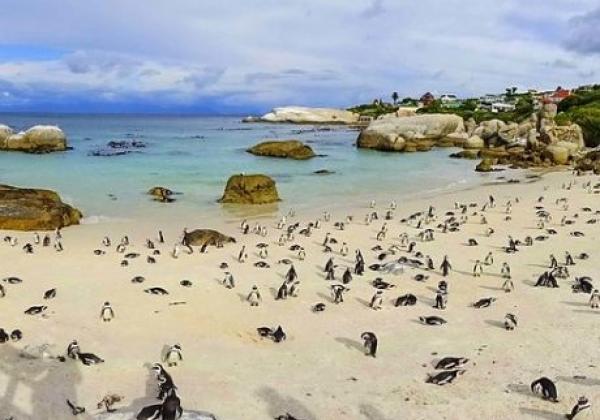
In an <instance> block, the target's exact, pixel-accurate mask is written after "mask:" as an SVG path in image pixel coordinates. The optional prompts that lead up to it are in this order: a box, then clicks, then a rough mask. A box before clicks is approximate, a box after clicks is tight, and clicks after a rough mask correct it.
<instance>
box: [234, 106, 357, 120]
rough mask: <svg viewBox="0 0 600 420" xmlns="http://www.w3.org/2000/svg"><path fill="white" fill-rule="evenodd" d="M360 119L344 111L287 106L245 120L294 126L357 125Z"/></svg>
mask: <svg viewBox="0 0 600 420" xmlns="http://www.w3.org/2000/svg"><path fill="white" fill-rule="evenodd" d="M358 119H359V115H358V114H355V113H353V112H350V111H346V110H344V109H335V108H307V107H301V106H285V107H280V108H274V109H273V110H272V111H271V112H269V113H267V114H265V115H263V116H262V117H259V118H252V119H245V120H244V121H248V122H273V123H292V124H356V123H357V122H358Z"/></svg>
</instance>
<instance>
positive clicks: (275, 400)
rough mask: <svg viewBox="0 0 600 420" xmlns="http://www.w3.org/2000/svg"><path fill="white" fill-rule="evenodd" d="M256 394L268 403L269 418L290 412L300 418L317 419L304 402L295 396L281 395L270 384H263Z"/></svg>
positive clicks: (301, 419)
mask: <svg viewBox="0 0 600 420" xmlns="http://www.w3.org/2000/svg"><path fill="white" fill-rule="evenodd" d="M256 395H257V396H258V397H259V398H260V399H262V400H263V401H264V402H265V403H266V404H267V411H268V415H269V418H277V417H278V416H281V415H284V414H285V413H289V414H291V415H292V416H294V417H295V418H297V419H298V420H317V416H315V415H314V414H313V413H312V412H311V411H310V410H309V409H308V408H306V407H305V406H304V404H303V403H302V402H300V401H298V400H297V399H295V398H294V397H288V396H285V395H281V394H280V393H279V392H278V391H277V390H276V389H274V388H271V387H269V386H263V387H262V388H260V389H259V390H258V391H256Z"/></svg>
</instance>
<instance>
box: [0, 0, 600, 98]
mask: <svg viewBox="0 0 600 420" xmlns="http://www.w3.org/2000/svg"><path fill="white" fill-rule="evenodd" d="M596 5H597V3H596V2H595V1H592V0H574V1H567V0H552V1H548V0H546V1H543V0H530V3H528V6H527V7H524V6H523V3H522V1H520V0H505V1H502V2H498V1H495V0H447V1H444V2H440V1H436V0H423V1H419V2H414V1H408V0H406V1H404V0H402V1H400V0H395V1H391V0H328V1H326V2H324V1H319V0H287V1H281V0H224V1H220V2H211V1H199V0H171V1H169V2H166V1H161V0H145V1H141V0H137V1H135V0H87V1H85V2H82V1H79V0H65V1H62V2H60V5H57V4H56V2H49V1H45V0H20V1H19V2H15V3H14V4H13V5H11V7H9V8H5V9H4V11H3V13H2V14H1V15H0V28H2V29H0V31H1V33H2V37H1V38H0V39H1V42H2V43H4V44H6V45H30V46H36V47H46V48H52V49H58V50H61V51H67V53H65V54H64V55H62V56H60V57H58V58H53V59H46V60H39V59H34V57H16V58H14V59H10V58H8V59H5V60H4V61H0V88H2V90H4V91H7V92H9V93H11V94H13V95H14V96H15V97H20V98H22V99H23V100H24V99H26V98H30V99H31V101H35V100H38V99H39V96H40V95H41V94H43V95H45V96H46V97H48V96H50V97H52V96H56V97H68V98H73V97H77V95H81V96H84V95H85V96H86V97H88V98H92V99H93V98H97V99H98V100H99V101H109V102H119V101H133V100H137V101H152V100H153V99H154V100H156V99H157V98H160V100H161V101H163V102H164V103H165V105H169V104H170V105H172V106H173V107H176V106H178V105H180V104H184V105H186V104H193V103H201V102H202V101H205V100H210V101H213V102H214V101H216V102H217V103H221V104H223V105H224V106H227V105H230V104H237V105H240V104H247V105H248V106H250V107H269V106H273V105H279V104H285V103H295V104H308V105H349V104H351V103H353V102H358V101H363V100H370V99H371V98H372V97H374V96H385V95H387V93H388V92H391V91H393V90H396V91H398V92H399V93H400V94H401V95H402V96H404V95H418V94H420V93H422V92H423V91H426V90H431V91H438V92H442V91H452V92H456V93H459V94H480V93H483V92H486V91H498V90H501V91H502V90H503V89H504V87H505V86H508V85H518V86H521V87H530V86H531V87H544V88H545V87H552V86H554V85H558V84H561V85H566V86H568V85H576V84H578V83H587V82H590V81H592V80H590V79H591V78H592V77H594V70H595V69H596V68H598V65H599V64H600V58H599V57H598V56H597V55H593V54H588V55H585V56H582V55H580V54H579V52H580V51H581V49H579V50H577V49H573V48H570V46H569V43H568V42H567V41H565V40H566V39H567V38H568V37H569V36H571V38H570V39H573V35H572V33H571V29H572V27H574V26H576V27H577V28H580V29H579V30H580V31H581V30H582V29H581V28H584V29H585V28H586V25H585V24H587V23H588V22H589V21H590V19H592V20H593V17H594V16H595V15H594V14H593V13H592V12H589V11H590V10H592V9H593V7H595V6H596ZM586 13H587V14H586ZM578 15H582V16H583V17H582V18H580V19H583V20H577V18H576V16H578ZM589 16H591V18H590V17H589ZM577 22H579V23H577ZM582 22H583V23H582ZM575 23H576V24H577V25H575ZM584 23H585V24H584ZM588 26H589V25H588ZM569 28H571V29H569ZM584 33H587V32H585V31H584ZM569 34H571V35H569ZM580 38H581V35H580ZM586 39H587V38H586ZM2 81H4V83H2ZM4 102H6V101H4Z"/></svg>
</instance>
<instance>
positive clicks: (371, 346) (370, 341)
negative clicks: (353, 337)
mask: <svg viewBox="0 0 600 420" xmlns="http://www.w3.org/2000/svg"><path fill="white" fill-rule="evenodd" d="M360 338H362V339H363V346H364V348H365V355H366V356H371V357H376V354H377V336H376V335H375V334H374V333H372V332H370V331H366V332H364V333H362V334H361V335H360Z"/></svg>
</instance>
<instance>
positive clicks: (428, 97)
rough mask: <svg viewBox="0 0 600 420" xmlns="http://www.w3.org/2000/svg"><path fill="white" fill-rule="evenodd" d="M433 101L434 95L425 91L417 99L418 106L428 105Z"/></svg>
mask: <svg viewBox="0 0 600 420" xmlns="http://www.w3.org/2000/svg"><path fill="white" fill-rule="evenodd" d="M433 101H435V96H433V94H432V93H431V92H427V93H426V94H424V95H423V96H421V98H420V99H419V104H420V106H428V105H431V104H432V103H433Z"/></svg>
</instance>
